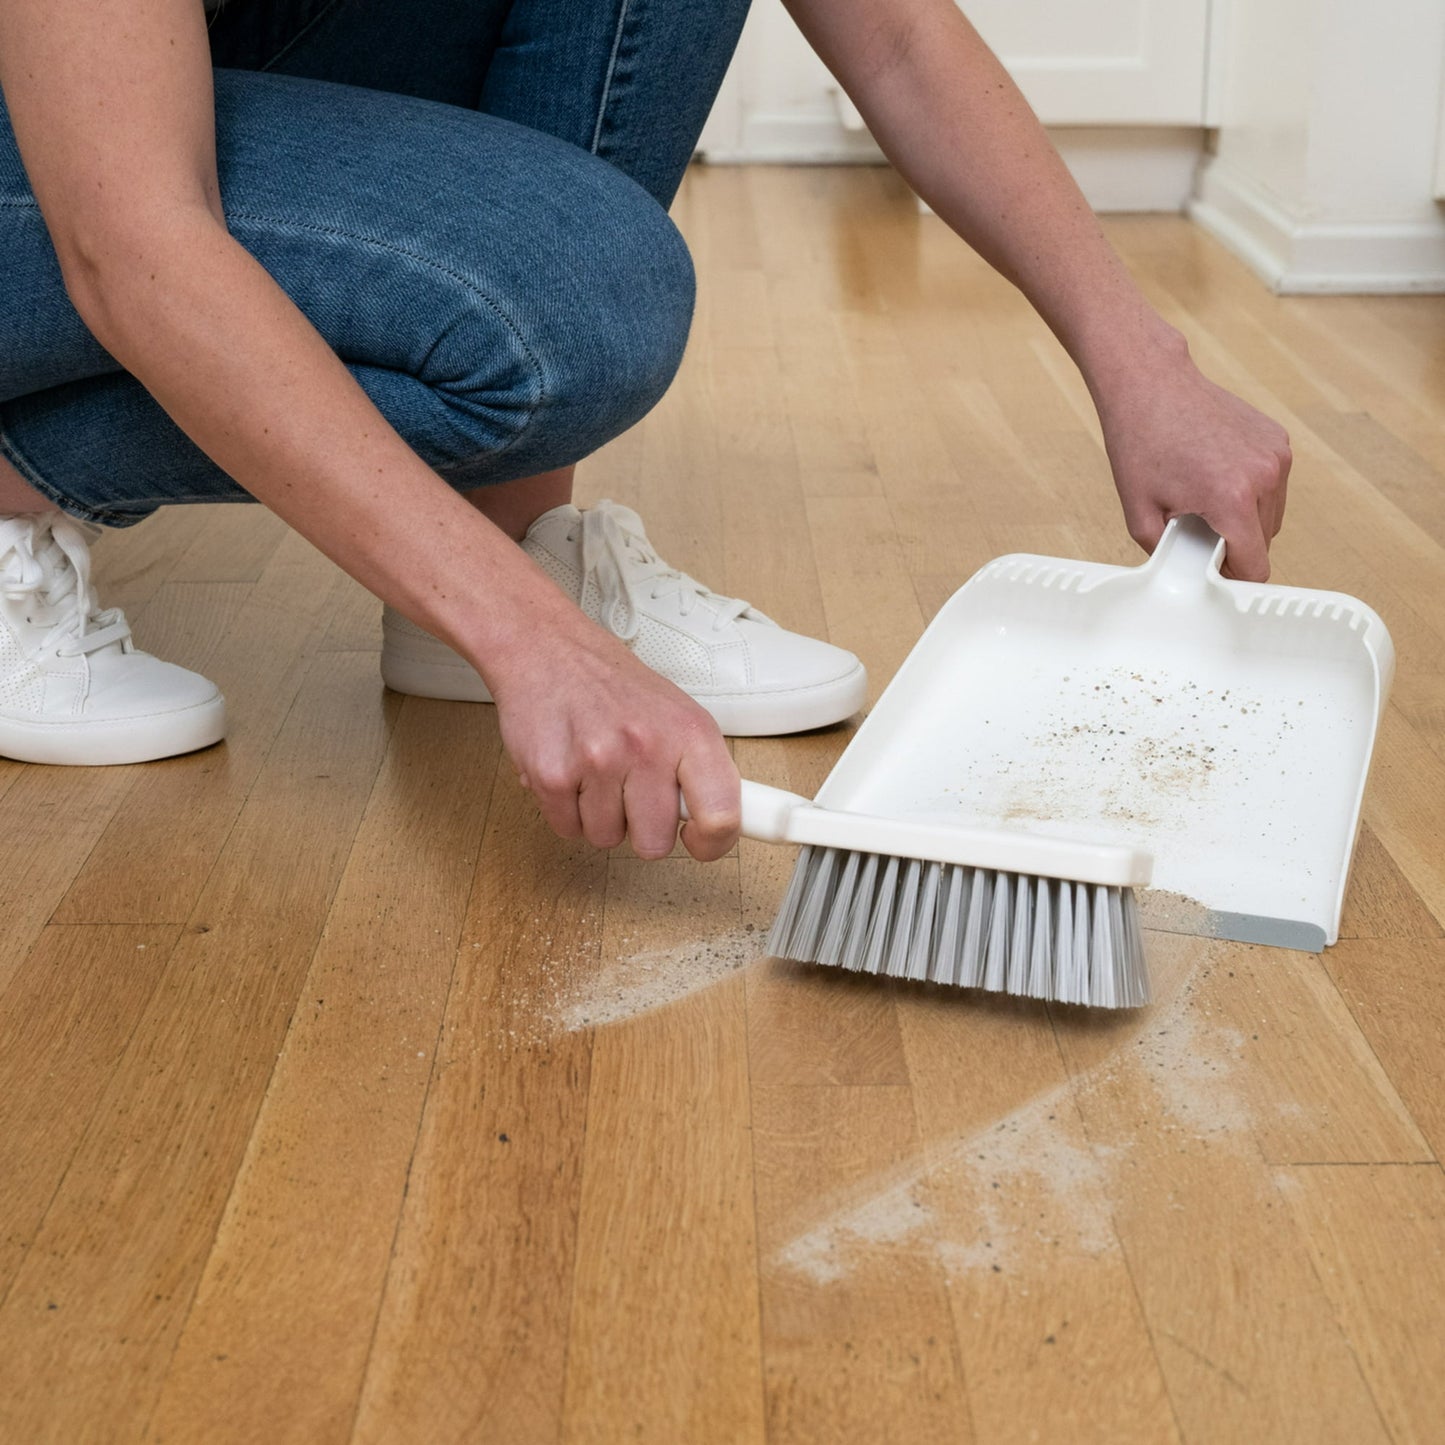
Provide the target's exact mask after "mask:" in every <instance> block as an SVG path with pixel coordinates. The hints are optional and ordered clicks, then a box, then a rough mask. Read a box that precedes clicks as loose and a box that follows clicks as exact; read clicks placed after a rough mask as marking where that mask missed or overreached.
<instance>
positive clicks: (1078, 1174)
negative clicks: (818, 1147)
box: [775, 937, 1250, 1284]
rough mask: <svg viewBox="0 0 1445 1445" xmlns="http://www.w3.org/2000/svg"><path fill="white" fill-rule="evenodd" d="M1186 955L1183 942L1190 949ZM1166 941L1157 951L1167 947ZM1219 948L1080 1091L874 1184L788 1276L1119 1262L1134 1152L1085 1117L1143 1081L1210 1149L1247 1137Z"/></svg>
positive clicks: (1055, 1091)
mask: <svg viewBox="0 0 1445 1445" xmlns="http://www.w3.org/2000/svg"><path fill="white" fill-rule="evenodd" d="M1181 943H1182V941H1181ZM1168 946H1169V944H1168V941H1167V938H1166V937H1160V938H1159V940H1158V943H1157V944H1156V947H1159V948H1165V947H1168ZM1216 947H1217V946H1216V945H1210V944H1206V945H1203V946H1202V947H1199V946H1198V945H1196V953H1195V957H1194V959H1193V961H1192V963H1191V964H1190V966H1189V967H1188V969H1187V970H1185V971H1183V972H1182V974H1181V975H1180V976H1178V977H1177V978H1176V979H1175V980H1174V982H1173V985H1172V989H1171V992H1170V995H1169V997H1168V998H1167V999H1164V1000H1161V1001H1160V1005H1158V1006H1156V1007H1155V1008H1154V1009H1152V1010H1150V1011H1149V1012H1148V1013H1147V1014H1145V1015H1143V1016H1142V1017H1141V1018H1140V1021H1139V1029H1138V1032H1137V1033H1135V1034H1133V1035H1132V1036H1130V1038H1129V1039H1128V1040H1127V1041H1126V1042H1125V1043H1123V1044H1121V1045H1120V1047H1119V1048H1118V1049H1116V1050H1114V1051H1113V1052H1112V1053H1110V1054H1109V1056H1108V1057H1107V1058H1105V1059H1103V1060H1101V1061H1100V1062H1099V1063H1097V1064H1095V1065H1094V1066H1093V1067H1092V1068H1089V1069H1087V1070H1085V1071H1083V1072H1082V1073H1080V1074H1079V1075H1077V1076H1076V1077H1075V1078H1073V1079H1072V1080H1070V1081H1066V1082H1063V1083H1060V1084H1058V1085H1056V1086H1055V1087H1054V1088H1052V1089H1049V1090H1047V1091H1046V1092H1044V1093H1043V1094H1040V1095H1037V1096H1035V1097H1034V1098H1032V1099H1030V1100H1028V1101H1026V1102H1025V1103H1023V1104H1021V1105H1020V1106H1019V1107H1018V1108H1016V1109H1014V1110H1013V1111H1012V1112H1011V1113H1009V1114H1007V1115H1005V1116H1004V1117H1003V1118H1001V1119H993V1120H990V1121H989V1123H988V1124H986V1125H984V1126H983V1127H981V1128H979V1129H977V1130H975V1131H973V1132H972V1133H970V1134H968V1135H965V1136H963V1137H962V1138H959V1139H958V1140H955V1141H952V1142H950V1143H948V1144H947V1145H944V1146H942V1147H936V1148H933V1149H930V1150H929V1151H928V1153H927V1154H926V1156H925V1157H924V1158H923V1159H921V1160H919V1161H916V1162H915V1163H913V1164H911V1165H909V1166H907V1167H906V1168H904V1169H901V1170H899V1171H896V1172H894V1173H893V1174H891V1175H890V1176H886V1178H885V1180H884V1181H879V1180H876V1179H875V1180H874V1181H873V1182H872V1183H871V1184H870V1185H869V1186H868V1188H867V1191H866V1193H864V1194H863V1195H862V1197H859V1196H858V1195H857V1194H856V1193H855V1194H854V1196H853V1197H852V1198H851V1199H850V1200H849V1201H848V1202H847V1203H845V1204H843V1205H842V1206H840V1207H838V1208H836V1209H835V1210H834V1211H833V1212H832V1213H830V1214H829V1215H828V1216H827V1217H826V1218H825V1219H823V1220H821V1221H819V1222H818V1223H816V1224H814V1225H812V1226H811V1227H809V1228H808V1229H806V1230H804V1231H803V1232H802V1233H800V1234H798V1235H796V1236H795V1237H794V1238H793V1239H792V1240H790V1241H789V1242H788V1243H787V1244H786V1245H784V1246H783V1247H782V1248H781V1249H779V1250H778V1251H777V1254H776V1256H775V1259H776V1262H777V1263H778V1264H779V1265H780V1266H782V1267H783V1268H785V1269H788V1270H791V1271H794V1272H796V1273H799V1274H802V1275H804V1276H805V1277H806V1278H808V1279H810V1280H812V1281H813V1282H815V1283H817V1284H828V1283H831V1282H832V1281H835V1280H838V1279H841V1278H843V1277H844V1276H845V1275H846V1274H847V1273H848V1272H849V1271H850V1269H851V1268H852V1266H853V1264H854V1263H855V1262H856V1261H858V1260H859V1259H860V1258H863V1257H866V1256H867V1255H868V1254H870V1253H876V1252H877V1251H880V1250H885V1249H889V1248H894V1247H897V1246H899V1245H902V1244H905V1243H906V1244H907V1245H908V1246H909V1247H911V1248H917V1247H922V1248H925V1249H931V1250H932V1251H933V1253H934V1255H935V1257H936V1258H937V1260H938V1262H939V1263H940V1265H942V1266H943V1267H944V1268H946V1269H948V1270H950V1271H952V1272H956V1273H961V1272H968V1271H973V1270H999V1269H1002V1268H1003V1267H1004V1265H1005V1264H1006V1263H1007V1262H1008V1260H1009V1259H1010V1257H1011V1256H1014V1255H1016V1253H1017V1251H1018V1250H1019V1249H1021V1248H1022V1249H1037V1248H1038V1246H1039V1244H1040V1242H1043V1243H1045V1244H1048V1245H1049V1246H1050V1247H1057V1248H1059V1249H1062V1250H1065V1251H1067V1252H1068V1253H1070V1254H1073V1255H1098V1254H1102V1253H1104V1252H1105V1251H1108V1250H1111V1249H1114V1248H1117V1240H1116V1237H1115V1234H1114V1229H1113V1224H1112V1217H1111V1206H1110V1202H1109V1196H1110V1185H1111V1182H1112V1175H1113V1172H1114V1170H1115V1168H1116V1167H1117V1164H1118V1162H1119V1159H1120V1156H1121V1155H1122V1153H1123V1151H1120V1150H1114V1149H1109V1148H1104V1147H1100V1146H1093V1147H1091V1146H1090V1145H1089V1144H1088V1143H1087V1142H1086V1141H1085V1136H1084V1133H1083V1127H1082V1121H1081V1119H1080V1117H1079V1115H1078V1111H1077V1105H1076V1103H1075V1100H1076V1098H1077V1097H1078V1095H1079V1093H1080V1092H1081V1091H1086V1090H1089V1089H1095V1088H1101V1089H1103V1088H1108V1087H1110V1085H1111V1084H1112V1082H1113V1081H1114V1080H1115V1079H1117V1078H1118V1076H1119V1075H1120V1074H1121V1073H1123V1072H1125V1071H1136V1070H1142V1072H1143V1073H1144V1075H1145V1077H1146V1078H1147V1079H1148V1080H1149V1081H1150V1082H1151V1083H1152V1085H1153V1086H1154V1088H1155V1091H1156V1093H1157V1096H1158V1098H1159V1103H1160V1110H1161V1115H1162V1117H1163V1127H1165V1128H1168V1129H1172V1130H1177V1131H1179V1132H1180V1133H1181V1134H1184V1135H1187V1136H1190V1137H1198V1136H1204V1135H1216V1134H1232V1133H1235V1132H1237V1131H1240V1130H1243V1129H1245V1128H1247V1127H1248V1125H1249V1122H1250V1118H1249V1113H1248V1110H1247V1107H1246V1105H1245V1103H1244V1101H1243V1099H1242V1098H1241V1097H1240V1096H1239V1094H1238V1092H1237V1091H1236V1090H1235V1089H1234V1088H1233V1087H1232V1086H1231V1084H1230V1082H1229V1078H1230V1074H1231V1073H1232V1071H1233V1069H1234V1066H1235V1064H1236V1063H1237V1061H1238V1058H1239V1055H1240V1050H1241V1048H1242V1043H1243V1041H1242V1039H1241V1037H1240V1035H1239V1034H1238V1033H1237V1032H1235V1031H1234V1030H1231V1029H1226V1028H1219V1027H1214V1026H1211V1025H1209V1024H1206V1023H1204V1022H1202V1021H1201V1020H1199V1019H1198V1018H1197V1017H1195V1016H1194V1015H1193V1014H1192V1013H1191V1012H1190V1011H1189V1010H1190V1006H1191V1005H1190V1000H1191V997H1192V994H1193V985H1194V983H1195V982H1196V979H1197V977H1198V976H1199V975H1201V974H1202V973H1203V972H1204V971H1206V970H1207V968H1208V967H1209V966H1210V963H1211V961H1212V957H1213V953H1214V950H1215V948H1216Z"/></svg>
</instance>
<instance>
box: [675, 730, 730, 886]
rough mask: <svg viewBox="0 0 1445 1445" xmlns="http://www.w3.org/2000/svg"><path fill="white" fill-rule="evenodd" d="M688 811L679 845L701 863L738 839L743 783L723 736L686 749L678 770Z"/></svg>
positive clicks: (720, 854) (721, 852)
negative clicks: (688, 815) (704, 744)
mask: <svg viewBox="0 0 1445 1445" xmlns="http://www.w3.org/2000/svg"><path fill="white" fill-rule="evenodd" d="M677 779H678V782H679V783H681V784H682V793H683V796H684V797H685V798H686V799H687V811H688V813H689V814H690V815H691V816H690V817H689V818H688V821H687V822H686V823H685V824H684V825H683V829H682V846H683V847H684V848H686V849H687V851H688V852H689V853H691V854H692V856H693V857H694V858H696V859H697V860H698V861H699V862H701V863H711V862H712V861H713V860H714V859H716V858H721V857H722V856H723V854H724V853H726V852H727V851H728V849H730V848H731V847H732V846H733V844H734V843H736V842H737V840H738V832H739V829H740V826H741V823H742V801H741V789H742V783H741V781H740V780H739V778H738V770H737V768H736V767H735V766H734V764H733V760H732V758H731V756H730V755H729V753H728V750H727V747H726V745H725V744H724V743H723V740H722V737H721V736H720V735H719V736H717V737H716V739H708V740H707V745H706V746H700V747H697V748H694V749H692V750H691V751H689V752H688V753H687V754H686V755H685V756H684V757H683V760H682V762H681V764H680V765H679V766H678V770H677Z"/></svg>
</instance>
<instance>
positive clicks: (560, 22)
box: [0, 0, 747, 526]
mask: <svg viewBox="0 0 1445 1445" xmlns="http://www.w3.org/2000/svg"><path fill="white" fill-rule="evenodd" d="M746 8H747V0H227V3H226V5H225V6H224V8H223V9H222V11H221V13H220V14H219V15H218V16H217V17H216V18H215V20H214V21H213V25H212V52H213V58H214V60H215V62H216V65H217V67H218V69H217V71H216V77H215V78H216V125H217V146H218V158H219V166H220V179H221V193H222V199H223V202H224V205H225V210H226V217H227V223H228V225H229V227H230V230H231V233H232V234H233V235H234V236H235V237H236V239H237V240H238V241H239V242H240V243H241V244H242V245H243V246H244V247H245V248H246V249H247V250H248V251H249V252H250V253H251V254H252V255H253V256H255V257H256V259H257V260H258V261H259V262H260V263H261V264H262V265H263V266H264V267H265V268H266V270H267V271H268V272H270V274H271V275H272V276H273V277H274V278H275V279H276V280H277V282H279V283H280V285H281V286H282V288H283V289H284V290H285V291H286V292H287V294H288V295H289V296H290V297H291V299H292V300H293V301H294V302H295V303H296V304H297V305H298V306H299V307H300V308H301V310H302V311H303V312H304V313H305V314H306V315H307V317H308V318H309V319H310V320H311V322H312V323H313V325H315V326H316V328H317V329H318V330H319V331H320V333H321V335H322V336H324V337H325V338H326V340H327V341H328V342H329V343H330V345H331V346H332V348H333V349H334V350H335V351H336V352H337V354H338V355H339V356H340V357H341V359H342V360H343V361H344V362H345V363H346V364H347V366H348V367H349V368H350V370H351V372H352V374H353V375H354V376H355V377H356V379H357V381H358V382H360V384H361V385H362V387H363V388H365V390H366V392H367V393H368V394H369V395H370V397H371V399H372V400H373V401H374V402H375V403H376V405H377V406H378V407H379V408H380V410H381V411H382V413H383V414H384V415H385V416H386V418H387V419H388V420H389V421H390V422H391V424H392V425H393V426H394V427H395V428H396V429H397V431H398V432H400V434H401V435H402V436H403V437H404V438H405V439H406V440H407V442H408V443H410V445H411V446H412V447H413V448H414V449H415V451H416V452H417V453H418V454H419V455H420V456H421V457H422V458H423V460H425V461H426V462H427V463H428V464H430V465H431V466H432V467H433V468H435V469H436V471H437V472H438V473H439V474H440V475H441V476H442V477H444V478H445V479H446V480H447V481H448V482H449V483H450V484H451V485H452V486H454V487H456V488H457V489H459V490H470V489H472V488H476V487H480V486H485V485H488V484H490V483H494V482H505V481H512V480H515V479H516V478H519V477H525V476H531V475H533V474H535V473H537V472H542V471H548V470H551V469H553V468H555V467H561V466H565V465H567V464H569V463H571V462H574V461H577V460H578V459H579V458H581V457H583V456H585V455H587V453H589V452H591V451H594V450H595V449H596V448H597V447H599V446H600V445H602V443H604V442H606V441H607V440H609V439H610V438H612V437H614V436H616V435H617V434H618V433H619V432H621V431H623V430H625V429H626V428H627V427H628V426H630V425H632V423H633V422H635V421H637V420H638V419H639V418H640V417H641V416H643V415H644V414H645V413H646V412H647V411H648V410H649V409H650V408H651V407H652V406H653V404H654V403H655V402H656V401H657V400H658V398H659V397H660V396H661V395H662V393H663V391H664V390H665V389H666V388H667V386H668V384H669V382H670V381H671V380H672V377H673V374H674V372H675V371H676V369H677V365H678V363H679V362H680V360H681V358H682V351H683V347H684V344H685V342H686V339H687V331H688V326H689V323H690V320H691V314H692V298H693V279H692V266H691V261H690V258H689V257H688V254H687V249H686V247H685V245H684V244H683V242H682V239H681V237H680V236H679V235H678V233H677V231H676V229H675V228H674V227H673V225H672V223H671V222H670V221H669V220H668V218H667V215H666V211H665V207H666V206H667V205H668V204H669V203H670V201H671V199H672V196H673V194H674V192H675V191H676V189H677V186H678V184H679V182H680V180H681V178H682V173H683V170H684V168H685V167H686V165H687V162H688V159H689V157H690V156H691V154H692V149H693V145H694V143H695V141H696V139H697V135H698V132H699V131H700V130H701V128H702V123H703V121H704V119H705V118H706V116H707V111H708V108H709V107H710V105H711V103H712V100H713V97H714V95H715V94H716V91H717V87H718V85H719V83H720V82H721V79H722V75H723V71H724V70H725V68H726V66H727V62H728V59H729V57H730V56H731V54H732V50H733V47H734V45H735V44H736V41H737V34H738V31H739V30H740V28H741V26H742V21H743V17H744V14H745V12H746ZM0 266H3V272H0V453H3V454H4V456H5V457H6V458H7V459H8V460H9V461H10V462H11V463H12V464H13V465H14V466H15V467H16V468H17V469H18V470H19V471H20V472H21V473H22V475H24V477H25V478H26V479H27V480H28V481H29V482H30V484H31V485H32V486H34V487H35V488H36V489H37V490H38V491H40V492H43V493H44V494H45V495H46V496H48V497H50V498H52V499H53V500H54V501H55V502H56V503H58V504H59V505H60V506H61V507H63V508H64V509H65V510H66V511H67V512H69V513H71V514H72V515H74V516H77V517H81V518H84V519H86V520H90V521H95V522H102V523H105V524H106V525H109V526H127V525H129V524H131V523H134V522H137V521H140V520H141V519H142V518H144V517H146V516H148V515H149V514H150V513H151V512H153V511H154V510H155V509H156V508H157V507H158V506H162V505H164V504H167V503H175V502H231V501H245V500H249V497H248V494H247V493H246V492H245V491H244V490H243V489H242V488H241V487H239V486H238V485H237V484H236V483H235V482H233V481H232V480H231V479H230V478H229V477H228V476H226V474H225V473H224V472H222V471H221V470H220V469H219V468H218V467H216V466H215V464H214V463H212V462H211V461H210V460H209V459H208V458H207V457H206V456H205V455H204V454H203V453H202V452H201V451H200V450H199V449H198V448H197V447H196V446H195V445H194V444H193V443H192V442H191V441H190V440H189V439H188V438H187V437H186V436H185V435H184V434H183V433H182V432H181V431H180V430H179V428H177V427H176V425H175V424H174V423H173V422H172V421H171V420H170V419H169V418H168V417H167V416H166V415H165V413H164V412H163V411H161V409H160V407H159V406H157V405H156V403H155V402H154V401H153V400H152V399H151V397H150V396H149V394H148V393H147V392H146V391H145V389H144V388H143V387H142V386H141V385H140V384H139V383H138V382H137V381H136V380H135V378H133V377H132V376H130V375H129V374H128V373H126V372H125V371H123V370H122V369H121V368H120V367H119V366H118V365H117V364H116V362H115V361H114V360H113V359H112V358H111V357H110V355H109V354H108V353H107V352H106V351H105V350H104V349H103V348H102V347H101V346H100V345H99V344H98V343H97V342H96V341H95V339H94V338H93V337H92V336H91V335H90V333H89V331H88V330H87V329H86V326H85V324H84V322H82V321H81V319H80V317H79V316H78V315H77V314H76V312H75V309H74V308H73V307H72V306H71V304H70V302H69V300H68V298H67V296H66V294H65V290H64V287H63V285H62V282H61V276H60V270H59V267H58V265H57V262H56V259H55V254H54V250H53V248H52V246H51V244H50V240H49V237H48V235H47V233H46V230H45V226H44V223H43V221H42V219H41V216H40V212H39V210H38V208H37V207H36V204H35V200H34V197H33V196H32V194H31V192H30V188H29V185H28V183H27V181H26V178H25V174H24V170H23V168H22V166H21V163H20V158H19V155H18V153H17V151H16V148H15V141H14V136H13V134H12V132H11V128H10V120H9V115H8V112H7V111H6V110H5V108H4V106H3V103H0Z"/></svg>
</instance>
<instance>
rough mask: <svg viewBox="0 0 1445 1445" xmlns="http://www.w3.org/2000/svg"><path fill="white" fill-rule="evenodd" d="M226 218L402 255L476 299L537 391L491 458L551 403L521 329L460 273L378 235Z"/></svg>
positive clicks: (239, 215) (254, 216)
mask: <svg viewBox="0 0 1445 1445" xmlns="http://www.w3.org/2000/svg"><path fill="white" fill-rule="evenodd" d="M226 218H227V220H228V221H230V220H237V221H249V222H251V223H253V224H259V225H264V226H275V227H276V228H278V229H280V230H287V229H290V230H293V231H306V232H309V233H311V234H312V235H318V236H341V237H344V238H345V239H346V240H348V241H357V242H360V243H361V244H363V245H367V246H375V247H376V248H377V249H378V250H381V251H388V252H390V253H391V254H392V255H394V256H403V257H405V258H406V259H407V260H409V261H415V262H417V263H418V264H419V265H422V266H426V267H429V268H430V269H431V270H433V271H435V272H437V273H438V274H440V275H442V276H446V277H448V278H450V279H451V280H452V281H455V282H456V283H457V285H458V286H460V287H462V288H463V289H464V290H466V291H468V292H470V293H471V294H472V295H473V296H475V297H476V298H477V300H478V301H480V302H481V303H482V305H484V306H485V307H486V308H487V309H488V310H489V311H491V312H492V313H493V314H494V315H495V316H496V318H497V319H498V320H499V321H500V322H501V323H502V325H503V326H505V327H506V329H507V330H508V331H509V332H510V333H511V336H512V339H513V340H514V341H515V342H516V343H517V346H518V347H519V349H520V350H521V352H522V355H523V356H524V357H525V358H526V360H527V364H528V366H529V367H530V368H531V371H532V377H533V382H534V385H535V387H536V391H537V399H536V400H535V401H534V402H532V404H531V406H530V407H529V409H528V411H527V415H526V418H525V419H524V420H523V422H522V424H521V425H520V426H519V427H517V428H516V430H515V434H514V435H513V436H512V438H511V439H510V440H509V441H508V442H507V443H506V445H505V446H501V447H498V448H497V450H496V451H495V452H494V453H492V455H493V456H498V457H500V456H505V455H506V453H507V452H509V451H510V450H511V449H512V448H513V447H514V446H516V444H517V443H518V442H519V441H520V440H521V439H522V437H523V436H524V435H525V434H526V432H527V430H528V429H529V428H530V427H531V425H532V423H533V421H534V420H535V419H536V417H537V415H538V413H539V412H541V411H542V409H543V408H544V407H545V406H546V405H547V403H548V401H549V400H550V398H549V397H548V395H547V384H546V373H545V371H544V370H543V367H542V363H541V361H540V359H539V358H538V356H537V354H536V352H534V351H533V350H532V348H531V347H530V346H529V345H528V344H527V338H526V337H525V336H524V335H523V334H522V329H521V327H519V326H518V325H517V323H516V322H515V321H514V320H513V319H512V317H511V316H509V315H508V314H507V312H506V310H505V309H504V308H503V307H502V306H501V305H500V303H498V302H497V300H496V299H495V298H494V297H492V296H489V295H488V294H487V293H486V292H485V291H483V290H482V289H481V287H479V286H477V285H476V284H475V283H474V282H472V281H471V280H469V279H468V278H467V277H466V276H463V275H462V274H461V273H460V272H459V271H454V270H452V269H451V267H449V266H444V265H442V264H441V263H440V262H439V261H437V260H435V259H433V258H432V257H430V256H424V255H422V254H421V253H420V252H419V251H412V250H409V249H408V248H407V247H405V246H398V245H397V244H396V243H395V242H394V241H385V240H382V239H381V238H380V237H377V236H368V235H365V234H363V233H362V232H360V231H353V230H351V229H350V228H349V227H346V226H320V225H316V224H314V223H311V222H307V221H288V220H282V219H281V218H279V217H277V216H264V215H261V214H259V213H257V212H254V211H233V210H229V209H228V210H227V211H226ZM417 380H418V381H420V380H422V378H421V377H418V378H417Z"/></svg>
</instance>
